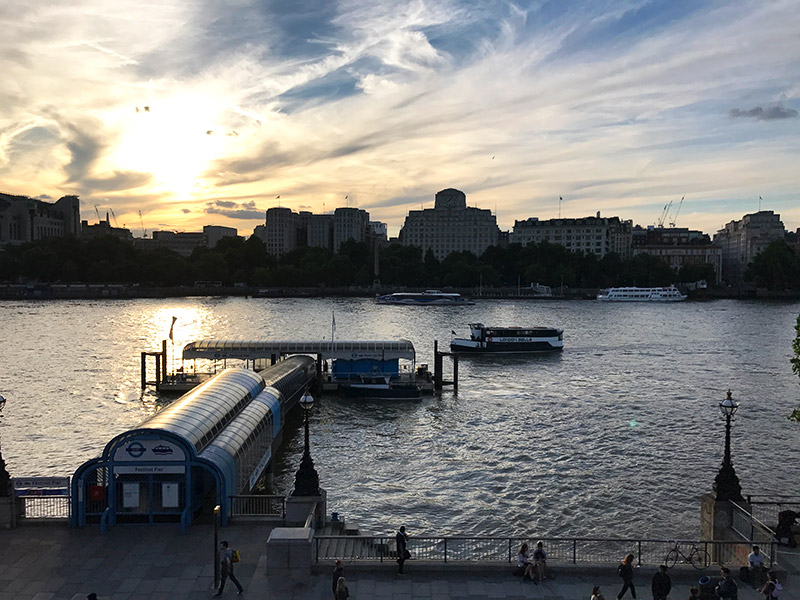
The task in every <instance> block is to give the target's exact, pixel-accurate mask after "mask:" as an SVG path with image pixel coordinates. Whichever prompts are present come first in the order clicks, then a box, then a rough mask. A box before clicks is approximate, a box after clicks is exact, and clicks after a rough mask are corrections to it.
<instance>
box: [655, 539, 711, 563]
mask: <svg viewBox="0 0 800 600" xmlns="http://www.w3.org/2000/svg"><path fill="white" fill-rule="evenodd" d="M678 559H681V562H682V563H689V564H690V565H692V566H693V567H694V568H695V569H705V568H706V567H707V566H708V565H710V564H711V556H710V555H709V554H708V550H706V549H705V548H699V547H698V546H697V544H694V543H692V547H691V548H690V549H689V553H688V554H686V553H684V552H683V550H681V545H680V542H675V547H674V548H673V549H672V550H670V551H669V552H667V557H666V558H665V559H664V564H665V565H667V568H668V569H671V568H672V567H674V566H675V563H677V562H678Z"/></svg>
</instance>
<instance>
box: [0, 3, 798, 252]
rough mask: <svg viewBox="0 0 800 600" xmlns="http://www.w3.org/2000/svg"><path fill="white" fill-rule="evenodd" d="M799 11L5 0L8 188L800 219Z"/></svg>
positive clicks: (180, 226)
mask: <svg viewBox="0 0 800 600" xmlns="http://www.w3.org/2000/svg"><path fill="white" fill-rule="evenodd" d="M799 23H800V2H799V1H798V0H769V1H766V2H765V1H764V0H757V1H753V2H746V1H739V2H737V1H732V2H710V1H702V0H662V1H644V0H605V1H601V0H591V1H569V0H552V1H529V2H527V1H518V2H503V1H499V0H430V1H426V0H410V1H407V2H393V1H388V0H288V1H283V0H274V1H272V0H256V1H248V0H227V1H226V2H207V1H204V0H183V1H174V0H158V1H156V0H153V1H152V2H147V1H139V2H137V1H130V2H120V1H119V0H70V1H68V2H67V1H59V0H57V1H48V0H35V1H30V0H25V1H24V2H22V1H19V0H10V1H9V0H6V1H4V2H2V3H0V29H2V31H3V35H2V36H0V73H2V78H1V79H0V81H2V84H0V192H5V193H10V194H20V195H26V196H31V197H37V198H42V199H46V200H52V199H57V198H59V197H61V196H63V195H67V194H77V195H79V196H80V198H81V215H82V218H83V219H87V220H89V222H90V223H92V222H96V221H97V215H98V214H100V215H101V216H102V218H105V214H106V213H107V212H110V213H112V225H113V224H114V222H116V224H117V225H118V226H127V227H128V228H129V229H131V230H132V231H133V233H134V235H136V236H140V235H142V233H143V232H144V231H148V232H149V231H152V230H155V229H162V230H163V229H167V230H175V231H198V230H200V229H201V228H202V226H203V225H212V224H213V225H225V226H229V227H236V228H237V229H238V230H239V233H240V234H243V235H248V234H250V233H252V231H253V228H254V227H255V226H256V225H259V224H263V222H264V215H265V211H266V210H267V209H268V208H271V207H274V206H284V207H288V208H291V209H293V210H295V211H299V210H310V211H313V212H316V213H320V212H332V211H333V210H334V209H336V208H339V207H343V206H350V207H357V208H361V209H364V210H366V211H368V212H369V213H370V218H371V219H372V220H377V221H383V222H385V223H387V224H388V229H389V234H390V235H391V236H394V235H397V232H398V231H399V229H400V227H402V225H403V222H404V219H405V217H406V215H407V214H408V211H409V210H418V209H420V208H432V207H433V202H434V197H435V194H436V192H437V191H439V190H442V189H446V188H451V187H452V188H457V189H460V190H462V191H463V192H464V193H465V194H466V196H467V203H468V205H469V206H477V207H479V208H484V209H490V210H491V211H492V213H493V214H495V215H496V216H497V221H498V225H499V226H500V228H501V229H503V230H510V229H511V228H513V226H514V221H515V220H517V219H520V220H521V219H527V218H529V217H538V218H540V219H548V218H555V217H558V216H559V215H560V216H563V217H585V216H593V215H595V214H596V213H597V212H600V213H601V215H602V216H609V217H610V216H618V217H620V218H622V219H632V220H633V221H634V223H635V224H639V225H642V226H646V225H652V224H657V223H659V222H662V223H664V224H665V225H669V224H670V223H675V224H676V226H678V227H689V228H692V229H700V230H702V231H705V232H707V233H711V234H713V233H714V232H716V231H717V230H719V229H721V228H723V227H724V225H725V223H727V222H729V221H731V220H734V219H741V218H742V216H743V215H745V214H748V213H753V212H756V211H758V210H759V209H762V210H772V211H774V212H776V213H778V214H780V215H781V218H782V220H783V222H784V225H785V226H786V228H787V229H789V230H791V231H794V230H795V229H796V228H798V227H800V161H799V160H798V158H800V135H798V134H800V117H798V111H800V35H798V24H799ZM559 198H561V200H559ZM681 198H684V200H683V202H682V203H681ZM670 203H671V204H670ZM665 208H666V211H665Z"/></svg>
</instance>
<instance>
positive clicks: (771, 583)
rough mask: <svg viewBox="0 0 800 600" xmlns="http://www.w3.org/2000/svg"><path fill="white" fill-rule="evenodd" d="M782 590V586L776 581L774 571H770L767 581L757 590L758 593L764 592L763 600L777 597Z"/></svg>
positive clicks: (776, 577)
mask: <svg viewBox="0 0 800 600" xmlns="http://www.w3.org/2000/svg"><path fill="white" fill-rule="evenodd" d="M782 591H783V586H782V585H781V584H780V583H778V576H777V575H776V574H775V572H774V571H770V573H769V576H768V578H767V582H766V583H765V584H764V587H762V588H761V589H760V590H759V593H761V594H764V600H772V599H773V598H778V597H779V596H780V595H781V592H782Z"/></svg>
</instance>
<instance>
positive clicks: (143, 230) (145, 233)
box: [139, 210, 147, 238]
mask: <svg viewBox="0 0 800 600" xmlns="http://www.w3.org/2000/svg"><path fill="white" fill-rule="evenodd" d="M139 223H140V224H141V225H142V237H143V238H146V237H147V230H146V229H145V228H144V219H143V218H142V211H141V210H140V211H139Z"/></svg>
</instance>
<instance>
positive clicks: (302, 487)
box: [292, 389, 320, 496]
mask: <svg viewBox="0 0 800 600" xmlns="http://www.w3.org/2000/svg"><path fill="white" fill-rule="evenodd" d="M300 406H302V407H303V413H304V417H305V426H306V445H305V449H304V450H303V459H302V460H301V461H300V468H299V469H297V473H295V476H294V491H293V492H292V496H319V495H320V490H319V475H317V471H316V469H314V461H313V460H311V452H310V451H309V447H308V416H309V415H310V414H311V409H312V408H314V396H312V395H311V394H310V393H309V392H308V389H306V391H305V393H304V394H303V396H302V397H301V398H300Z"/></svg>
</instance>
